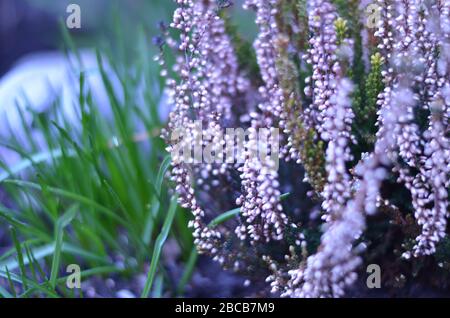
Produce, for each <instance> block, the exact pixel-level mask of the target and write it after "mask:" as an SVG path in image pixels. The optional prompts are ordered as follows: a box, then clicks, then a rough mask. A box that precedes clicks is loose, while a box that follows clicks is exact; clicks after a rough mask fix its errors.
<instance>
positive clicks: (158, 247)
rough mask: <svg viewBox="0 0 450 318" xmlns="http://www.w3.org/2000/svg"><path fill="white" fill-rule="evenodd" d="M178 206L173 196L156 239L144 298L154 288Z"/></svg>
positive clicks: (143, 294) (143, 293)
mask: <svg viewBox="0 0 450 318" xmlns="http://www.w3.org/2000/svg"><path fill="white" fill-rule="evenodd" d="M177 207H178V204H177V198H176V197H173V198H172V200H171V201H170V206H169V211H168V212H167V216H166V219H165V221H164V225H163V227H162V230H161V233H160V234H159V235H158V237H157V239H156V243H155V247H154V249H153V255H152V260H151V263H150V269H149V272H148V277H147V281H146V283H145V287H144V290H143V291H142V294H141V297H142V298H147V297H148V295H149V293H150V290H151V289H152V286H153V279H154V278H155V274H156V269H157V266H158V264H159V259H160V256H161V251H162V248H163V246H164V243H165V241H166V239H167V236H168V235H169V231H170V228H171V227H172V222H173V219H174V217H175V213H176V211H177Z"/></svg>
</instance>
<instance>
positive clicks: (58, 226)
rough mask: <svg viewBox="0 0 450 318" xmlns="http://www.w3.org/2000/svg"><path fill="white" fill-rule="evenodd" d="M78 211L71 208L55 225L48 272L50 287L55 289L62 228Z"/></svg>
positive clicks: (75, 207) (61, 243) (76, 207)
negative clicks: (51, 258) (53, 246)
mask: <svg viewBox="0 0 450 318" xmlns="http://www.w3.org/2000/svg"><path fill="white" fill-rule="evenodd" d="M77 211H78V205H74V206H72V207H71V208H70V209H69V210H68V211H67V212H66V213H65V214H63V215H62V216H61V217H60V218H59V219H58V221H57V222H56V225H55V250H54V252H53V261H52V268H51V271H50V285H51V286H52V288H53V289H55V288H56V280H57V278H58V272H59V264H60V261H61V250H62V245H63V238H64V228H65V227H66V226H67V225H69V224H70V222H72V220H73V219H74V218H75V216H76V214H77Z"/></svg>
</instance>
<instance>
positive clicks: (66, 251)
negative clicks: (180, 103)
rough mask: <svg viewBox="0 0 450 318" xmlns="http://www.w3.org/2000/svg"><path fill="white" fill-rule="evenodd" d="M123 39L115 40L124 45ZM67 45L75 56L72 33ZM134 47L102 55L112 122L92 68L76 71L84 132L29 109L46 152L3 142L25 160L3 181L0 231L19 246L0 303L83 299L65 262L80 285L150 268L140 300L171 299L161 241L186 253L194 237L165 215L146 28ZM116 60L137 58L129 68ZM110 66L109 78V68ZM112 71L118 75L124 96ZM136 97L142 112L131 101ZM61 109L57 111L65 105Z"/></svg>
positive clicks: (0, 264)
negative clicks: (70, 282) (96, 95)
mask: <svg viewBox="0 0 450 318" xmlns="http://www.w3.org/2000/svg"><path fill="white" fill-rule="evenodd" d="M120 37H121V36H120V35H116V39H118V41H119V39H120ZM66 39H67V41H68V42H67V43H68V44H69V46H70V47H72V50H76V48H75V47H76V46H75V45H74V44H73V43H72V42H70V41H71V39H70V37H69V36H67V35H66ZM134 41H135V43H138V44H139V45H138V46H137V48H136V49H134V51H133V52H129V51H126V50H125V49H124V47H120V49H119V51H121V50H122V51H121V52H119V51H118V50H117V48H113V47H105V48H104V49H102V53H101V54H100V53H98V54H97V57H98V72H100V75H101V78H102V82H103V85H104V87H105V88H106V92H107V94H108V97H109V105H110V109H109V112H110V113H111V114H112V118H111V119H108V118H107V117H106V116H104V113H103V112H104V111H105V110H102V111H100V110H99V105H97V103H96V101H95V100H94V99H93V96H92V92H91V89H93V88H91V87H90V86H89V84H88V82H87V80H86V73H85V72H87V70H84V69H83V67H82V65H75V66H74V73H75V74H76V75H78V76H79V90H80V94H79V98H78V100H79V103H78V104H79V105H78V107H79V113H80V118H79V123H80V125H79V126H80V127H79V128H76V126H75V125H73V122H71V121H69V119H67V118H65V117H64V116H63V115H62V114H59V116H62V120H61V121H60V122H59V123H58V124H57V123H55V122H52V121H51V120H49V119H48V118H50V116H51V115H52V114H48V115H46V116H45V117H44V116H42V115H41V114H37V113H33V114H32V116H33V121H34V122H35V123H36V125H37V127H39V129H40V131H42V132H44V144H45V146H44V147H45V148H43V149H41V148H38V147H37V146H36V145H33V144H32V145H31V146H30V147H26V146H23V145H22V144H20V143H18V142H17V141H16V140H14V139H11V140H2V143H3V144H6V145H8V147H9V148H10V149H14V150H16V152H17V153H18V154H19V155H20V156H21V157H22V159H21V160H20V161H19V162H18V163H17V164H15V165H14V166H9V167H8V166H6V165H5V164H4V163H2V167H3V169H4V172H3V173H2V174H1V177H0V182H1V187H2V188H3V190H4V195H3V196H4V197H6V198H7V199H6V200H5V201H3V204H1V205H0V219H1V223H0V231H5V230H6V229H7V228H8V226H10V227H11V232H10V233H11V246H13V247H12V248H9V249H7V250H5V251H3V252H2V254H1V255H0V286H1V288H0V295H1V296H2V297H37V296H46V297H60V296H64V297H82V296H83V295H82V293H81V291H76V292H74V291H72V290H68V289H67V288H66V287H65V284H66V274H65V268H66V267H67V265H69V264H79V265H80V267H81V269H82V272H81V275H82V280H84V279H87V278H88V277H89V276H92V275H95V276H98V277H99V278H101V277H104V278H105V279H106V278H108V277H111V276H110V275H116V277H117V275H119V276H118V277H120V279H123V280H126V279H128V278H129V277H131V276H134V275H137V274H139V273H142V272H144V271H145V269H146V266H147V265H148V264H150V263H151V265H152V266H151V277H155V276H156V279H155V280H153V279H152V280H149V281H148V283H147V285H146V289H145V291H144V293H143V295H144V296H147V295H149V291H151V290H154V291H155V293H156V295H157V294H158V293H159V294H160V293H161V292H164V293H169V294H170V293H172V294H175V292H176V290H175V289H171V287H170V285H169V284H166V282H167V281H168V279H167V276H166V275H167V274H166V273H165V272H164V271H163V270H162V268H161V259H160V257H159V255H160V253H161V248H162V243H163V242H164V240H165V239H166V238H167V237H169V236H172V235H173V237H174V238H175V239H176V240H178V242H179V246H180V247H182V248H184V249H186V253H184V255H188V251H190V250H191V248H192V239H191V236H190V231H189V230H188V229H187V221H188V220H187V218H186V217H185V216H184V215H183V213H175V211H179V209H175V208H176V205H175V208H174V206H173V204H172V207H171V208H170V211H171V213H169V216H170V223H168V221H167V218H166V217H167V209H168V207H169V198H170V196H169V194H168V187H167V185H166V183H165V182H164V175H165V173H166V171H167V168H168V162H169V161H168V160H163V158H164V157H166V153H165V150H164V148H165V146H164V143H163V142H162V140H161V139H160V138H159V134H160V130H161V129H162V127H163V125H164V123H162V122H161V120H160V118H159V115H158V107H159V104H160V97H161V94H162V90H163V83H162V82H161V81H160V79H159V78H158V76H157V74H158V69H157V68H156V65H154V64H153V63H151V59H152V52H154V48H153V47H151V43H150V42H149V41H147V35H146V34H145V33H144V32H143V29H139V30H137V31H136V32H135V39H134ZM108 52H115V53H114V54H113V53H108ZM116 54H118V55H121V56H123V57H125V56H128V57H129V58H131V57H132V58H131V60H132V61H133V65H128V61H129V59H128V57H127V58H119V57H118V56H117V55H116ZM149 61H150V62H149ZM106 62H107V63H108V64H109V65H110V66H111V68H112V70H113V71H112V72H113V73H110V72H107V71H106V70H105V69H104V67H103V65H105V63H106ZM111 75H114V76H117V77H118V78H119V83H120V87H119V89H120V90H121V91H122V92H123V96H124V98H123V99H120V98H119V96H118V92H117V91H116V90H117V88H114V87H113V84H112V79H111ZM142 87H144V90H142ZM140 92H143V98H144V104H145V105H146V107H143V108H142V107H140V106H139V105H138V104H137V103H136V102H135V101H136V100H137V96H138V94H140ZM32 102H33V101H30V103H32ZM58 103H59V101H57V102H56V104H55V107H54V109H55V111H56V109H58V108H61V105H59V104H58ZM53 115H55V114H53ZM23 125H25V123H23ZM22 128H23V129H24V130H25V131H26V127H22ZM28 139H29V140H30V141H32V140H33V136H32V135H31V134H29V135H28ZM169 159H170V158H169ZM6 205H7V206H6ZM164 220H166V222H165V221H164ZM163 224H164V226H163ZM152 255H153V256H152ZM122 260H123V261H122ZM1 277H3V279H1ZM5 282H6V284H4V283H5ZM135 292H136V293H140V292H142V291H135Z"/></svg>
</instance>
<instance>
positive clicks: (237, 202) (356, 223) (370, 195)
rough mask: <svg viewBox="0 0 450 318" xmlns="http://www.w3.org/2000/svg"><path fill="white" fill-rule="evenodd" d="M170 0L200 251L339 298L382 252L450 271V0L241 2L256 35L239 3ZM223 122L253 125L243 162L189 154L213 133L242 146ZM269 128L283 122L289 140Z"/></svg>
mask: <svg viewBox="0 0 450 318" xmlns="http://www.w3.org/2000/svg"><path fill="white" fill-rule="evenodd" d="M175 2H176V5H177V8H176V10H175V12H174V15H173V21H172V22H171V23H170V25H169V26H165V25H162V26H161V31H162V37H161V38H159V41H158V43H159V45H160V49H161V54H160V55H159V56H158V57H157V60H158V61H159V63H160V65H161V66H162V71H161V74H162V75H163V77H165V78H166V87H167V91H168V94H169V95H170V104H171V105H172V112H171V114H170V116H169V123H168V126H167V129H166V130H165V131H164V132H163V137H164V138H165V140H166V143H167V145H168V151H169V152H170V153H171V155H172V166H171V171H170V176H171V180H172V182H173V186H174V190H175V193H176V194H177V195H178V200H179V203H180V205H181V206H182V207H184V208H187V209H189V210H190V211H191V213H192V217H193V219H192V220H191V221H190V223H189V225H190V227H191V228H192V230H193V237H194V243H195V245H196V247H197V250H198V251H199V252H200V253H202V254H207V255H209V256H211V257H212V258H213V259H214V260H216V261H218V262H219V263H220V264H221V265H222V266H223V267H224V268H227V269H231V270H234V271H236V272H240V273H243V274H244V275H247V276H248V277H249V280H250V281H251V282H254V283H258V282H259V281H261V280H264V281H265V282H266V288H265V289H264V288H263V289H264V290H266V291H268V293H267V294H266V295H269V294H270V293H272V294H273V295H281V296H285V297H340V296H344V295H345V292H346V291H347V290H348V289H349V287H351V286H352V285H353V284H354V283H355V282H356V281H357V280H358V274H359V273H360V272H361V270H362V269H363V264H367V262H368V261H374V260H375V261H377V262H379V263H380V264H381V265H382V268H384V269H386V271H387V274H386V275H385V278H386V280H387V284H390V285H395V284H397V285H398V284H399V281H400V280H402V281H404V280H405V279H409V280H410V281H414V280H415V279H417V280H419V279H420V278H421V276H420V271H422V272H423V271H426V270H429V269H430V268H431V269H432V272H433V273H435V275H437V276H439V277H442V276H444V277H447V276H446V275H448V269H449V265H450V263H449V257H450V250H449V248H448V236H447V235H448V230H447V218H448V216H449V207H448V193H449V184H450V181H449V180H450V178H449V173H450V162H449V158H450V144H449V139H448V138H449V125H448V124H449V115H450V78H449V71H450V54H449V52H450V50H449V49H450V40H449V34H450V21H449V19H450V2H449V1H447V0H443V1H440V0H437V1H418V0H402V1H389V0H380V1H374V2H373V3H372V2H370V1H353V0H351V1H338V0H336V1H331V0H306V1H303V0H246V1H244V5H243V6H244V9H246V10H252V11H253V12H254V14H255V24H256V26H257V28H258V33H257V35H256V38H255V39H254V42H253V45H252V46H251V45H249V43H247V42H246V40H245V39H244V38H243V37H242V36H240V35H239V33H238V31H237V30H238V28H236V27H235V26H234V25H233V19H232V15H233V11H232V10H238V9H237V8H235V7H236V5H234V4H233V3H232V2H231V1H225V0H221V1H212V0H176V1H175ZM369 5H371V7H372V8H374V5H375V8H376V13H377V16H376V18H375V20H376V21H375V22H376V23H375V25H374V26H373V25H372V23H367V16H366V12H367V11H366V8H367V7H368V6H369ZM234 8H235V9H234ZM172 56H173V57H174V60H175V64H174V65H170V64H169V63H167V62H165V61H166V60H167V59H168V57H172ZM198 122H200V123H201V124H202V127H203V130H202V131H201V132H199V131H198V129H196V124H195V123H198ZM180 127H182V128H183V131H184V133H183V134H182V135H181V136H180V135H179V134H178V135H177V138H173V133H174V132H175V131H177V129H179V128H180ZM227 128H245V129H246V130H247V131H248V134H247V135H246V137H245V141H244V145H245V146H244V151H242V152H239V154H238V156H240V159H241V160H238V161H236V162H226V161H224V160H217V161H214V162H201V161H200V162H198V161H191V160H183V158H184V157H183V156H181V155H180V154H179V152H178V150H179V149H180V148H179V146H180V144H181V145H183V146H187V148H188V149H189V145H192V144H194V143H196V144H197V145H198V144H199V143H200V146H201V147H203V148H206V147H210V148H211V144H212V145H213V146H212V148H213V149H208V151H212V152H214V153H215V154H216V157H217V158H219V159H221V158H223V157H224V151H225V150H224V149H225V147H224V145H225V144H227V145H229V144H231V145H235V146H236V147H237V145H238V143H239V142H238V140H236V139H228V140H225V141H224V140H222V139H220V138H218V136H222V135H223V133H224V132H225V130H226V129H227ZM260 129H269V130H278V131H279V143H278V144H279V149H274V147H273V144H269V143H268V142H267V139H265V138H260V136H258V133H257V132H258V131H259V130H260ZM198 140H200V141H198ZM255 149H264V150H265V151H266V154H267V156H270V155H271V154H273V153H274V152H277V153H278V159H279V160H280V164H279V167H278V165H275V164H274V162H273V160H261V158H259V157H257V156H252V155H251V154H252V152H253V151H254V150H255ZM225 211H228V212H225ZM418 264H419V265H418ZM431 276H432V275H431ZM261 277H263V278H261ZM433 280H434V279H433V278H430V277H429V282H431V283H432V281H433ZM440 287H442V288H446V287H448V286H446V285H445V284H443V283H441V286H440ZM264 290H263V291H261V292H264Z"/></svg>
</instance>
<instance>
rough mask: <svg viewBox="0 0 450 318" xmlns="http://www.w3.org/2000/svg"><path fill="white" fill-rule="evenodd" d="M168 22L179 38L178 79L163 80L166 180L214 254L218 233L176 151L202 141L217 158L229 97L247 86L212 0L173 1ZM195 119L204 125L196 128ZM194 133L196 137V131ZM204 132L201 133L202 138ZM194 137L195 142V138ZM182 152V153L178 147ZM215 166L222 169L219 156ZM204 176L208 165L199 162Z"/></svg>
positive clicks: (202, 246)
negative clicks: (167, 108)
mask: <svg viewBox="0 0 450 318" xmlns="http://www.w3.org/2000/svg"><path fill="white" fill-rule="evenodd" d="M176 3H177V4H178V7H177V9H176V10H175V12H174V16H173V22H172V23H171V25H170V26H171V27H172V28H173V29H177V30H179V31H180V41H179V42H178V43H176V44H175V50H176V51H177V52H178V53H179V54H177V62H176V64H175V66H174V71H175V72H176V73H177V74H178V75H179V76H180V79H179V80H175V79H168V87H169V89H170V92H171V97H172V99H173V103H174V109H173V111H172V112H171V114H170V118H169V124H168V131H169V132H170V135H169V133H167V134H166V135H165V138H166V140H168V143H169V151H170V153H171V155H172V180H173V181H174V182H175V184H176V188H175V189H176V191H177V194H178V196H179V202H180V205H181V206H183V207H185V208H188V209H190V210H191V211H192V214H193V216H194V219H193V220H192V221H191V222H190V226H191V227H193V228H194V232H193V236H194V239H195V244H196V245H197V246H198V248H199V251H207V252H209V253H211V254H213V255H214V254H216V253H217V249H216V248H215V245H216V244H217V242H218V241H219V240H220V239H221V237H222V234H221V233H220V232H219V231H217V230H214V229H211V228H210V227H208V226H207V220H206V218H205V216H206V215H205V214H206V213H205V211H204V209H203V208H202V207H201V206H200V204H199V202H198V200H197V199H196V195H195V190H194V186H193V184H194V182H195V181H196V179H195V174H194V171H195V170H197V169H194V168H192V167H191V166H190V164H192V163H193V162H192V160H189V159H186V158H184V157H182V156H180V154H179V153H180V150H184V149H189V151H188V155H190V149H191V147H192V145H196V144H198V143H200V146H201V147H203V146H204V143H205V142H208V144H209V145H213V149H210V151H211V152H216V156H217V157H218V158H219V159H222V158H223V140H222V139H220V138H219V136H222V131H223V128H222V126H221V125H220V124H219V123H220V120H221V119H222V118H223V117H229V116H231V112H230V110H231V106H232V105H231V104H232V99H233V98H234V97H235V96H236V95H237V94H238V92H240V91H244V90H245V89H246V88H247V83H246V80H245V79H244V78H243V77H241V75H240V74H239V70H238V63H237V58H236V56H235V53H234V51H233V48H232V45H231V40H230V38H229V36H228V35H227V34H226V32H225V25H224V22H223V21H222V20H221V19H220V18H219V16H218V14H217V7H216V5H215V4H214V3H213V2H209V1H194V0H177V1H176ZM198 122H200V123H201V124H202V125H204V126H203V128H204V130H203V131H202V130H200V129H199V128H198ZM199 133H200V134H202V136H199ZM204 137H206V138H204ZM199 140H200V141H199ZM202 150H203V149H202ZM184 155H186V152H184ZM218 162H220V163H221V167H219V169H218V171H224V170H225V168H226V167H225V165H226V164H225V163H224V162H223V160H218ZM202 170H203V171H204V172H205V173H204V174H203V177H204V178H206V177H207V175H208V172H209V171H210V170H212V168H211V165H206V166H203V168H202Z"/></svg>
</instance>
